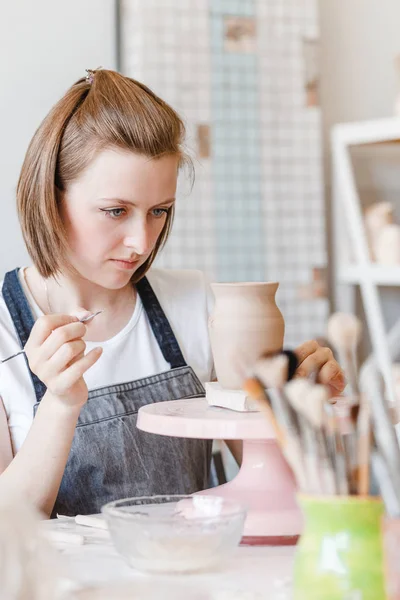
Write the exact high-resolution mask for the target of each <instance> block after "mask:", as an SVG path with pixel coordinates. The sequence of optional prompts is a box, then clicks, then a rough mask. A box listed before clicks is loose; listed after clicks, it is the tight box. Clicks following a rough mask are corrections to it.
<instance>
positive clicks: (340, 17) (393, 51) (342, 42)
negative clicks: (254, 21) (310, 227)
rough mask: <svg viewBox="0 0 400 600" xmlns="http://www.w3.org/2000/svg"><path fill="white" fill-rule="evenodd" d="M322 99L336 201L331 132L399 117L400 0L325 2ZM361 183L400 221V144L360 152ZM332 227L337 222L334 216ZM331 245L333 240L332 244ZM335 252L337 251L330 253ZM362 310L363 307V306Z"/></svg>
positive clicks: (398, 300) (391, 309) (389, 317)
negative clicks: (346, 124) (387, 204)
mask: <svg viewBox="0 0 400 600" xmlns="http://www.w3.org/2000/svg"><path fill="white" fill-rule="evenodd" d="M319 12H320V31H321V73H322V81H321V100H322V116H323V136H324V157H325V186H326V198H327V203H328V211H327V214H328V215H329V212H330V199H331V187H330V181H331V169H330V159H331V154H330V146H329V135H330V130H331V127H332V125H334V124H335V123H340V122H346V121H360V120H366V119H375V118H381V117H389V116H392V115H393V112H394V103H395V98H396V96H397V95H398V94H399V93H400V73H399V72H397V71H396V68H395V62H394V61H395V57H396V56H398V55H400V35H399V23H400V2H399V0H350V1H349V0H319ZM354 158H355V166H356V175H357V182H358V186H359V189H360V193H361V199H362V202H363V203H364V205H367V204H369V203H370V202H373V201H377V200H390V201H393V202H394V204H395V205H397V206H396V209H397V210H396V212H397V219H398V222H400V168H399V165H400V155H399V148H398V147H395V146H392V147H387V146H385V147H383V148H382V147H380V148H377V147H364V148H359V149H357V151H355V152H354ZM327 225H328V231H329V230H330V227H331V222H330V221H329V220H328V223H327ZM329 245H330V248H331V247H332V244H329ZM330 255H331V256H332V253H331V252H330ZM382 298H383V302H384V312H385V318H386V321H387V325H388V326H390V325H391V324H393V323H394V322H395V321H396V320H397V319H398V318H399V315H400V309H399V305H400V290H399V289H398V288H397V289H390V288H389V289H385V290H382ZM360 311H361V307H360Z"/></svg>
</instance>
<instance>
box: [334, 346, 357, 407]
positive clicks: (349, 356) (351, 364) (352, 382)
mask: <svg viewBox="0 0 400 600" xmlns="http://www.w3.org/2000/svg"><path fill="white" fill-rule="evenodd" d="M355 352H356V351H355V349H353V348H350V349H347V348H338V355H339V362H340V364H341V365H342V367H343V369H344V372H345V374H346V377H347V380H348V385H349V386H350V390H351V391H350V393H351V395H352V396H355V397H358V396H359V394H360V388H359V385H358V373H357V367H356V360H355Z"/></svg>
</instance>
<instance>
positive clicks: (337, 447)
mask: <svg viewBox="0 0 400 600" xmlns="http://www.w3.org/2000/svg"><path fill="white" fill-rule="evenodd" d="M324 429H325V435H326V442H327V447H328V452H329V456H330V458H331V463H332V465H333V469H334V475H335V484H336V485H335V488H336V491H337V493H338V494H339V495H347V494H348V493H349V486H348V482H347V467H346V456H345V450H344V445H343V440H342V436H341V434H340V431H339V429H338V424H337V417H336V414H335V409H334V407H333V406H332V405H331V404H330V403H328V404H326V405H325V406H324Z"/></svg>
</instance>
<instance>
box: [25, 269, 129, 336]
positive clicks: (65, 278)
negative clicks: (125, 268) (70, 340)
mask: <svg viewBox="0 0 400 600" xmlns="http://www.w3.org/2000/svg"><path fill="white" fill-rule="evenodd" d="M25 279H26V283H27V285H28V287H29V290H30V292H31V294H32V296H33V298H34V300H35V302H36V303H37V304H38V306H39V308H40V309H41V310H42V312H43V313H44V314H49V313H58V314H74V313H76V311H77V310H82V309H84V310H87V311H89V312H95V311H97V310H104V315H102V316H101V317H99V318H97V319H94V321H93V322H92V323H91V324H90V327H89V330H88V331H89V332H88V336H87V339H90V340H91V341H104V340H106V339H109V338H111V337H113V336H114V335H116V334H117V333H118V332H119V331H120V330H121V329H122V328H123V327H124V326H125V325H126V324H127V323H128V321H129V319H130V318H131V316H132V313H133V311H134V308H135V304H136V292H135V288H134V286H133V285H131V284H130V283H128V284H127V285H126V286H125V287H124V288H122V289H118V290H110V289H106V288H103V287H101V286H99V285H96V284H95V283H93V282H91V281H88V280H87V279H84V278H83V277H80V276H78V275H77V276H74V275H70V274H68V275H66V274H59V275H57V279H54V278H49V279H47V280H44V279H43V278H42V277H41V275H40V274H39V273H38V271H37V270H36V268H35V267H29V268H28V269H26V271H25ZM110 316H111V318H110Z"/></svg>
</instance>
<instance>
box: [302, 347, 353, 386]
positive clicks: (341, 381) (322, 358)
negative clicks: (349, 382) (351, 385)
mask: <svg viewBox="0 0 400 600" xmlns="http://www.w3.org/2000/svg"><path fill="white" fill-rule="evenodd" d="M295 352H296V355H297V358H298V360H299V366H298V367H297V371H296V375H295V376H296V377H307V376H308V375H310V374H311V373H314V372H316V373H317V381H318V382H319V383H322V384H324V385H326V386H328V387H329V389H330V391H331V394H332V395H333V396H335V395H338V394H340V393H341V392H343V390H344V388H345V386H346V380H345V377H344V373H343V371H342V369H341V368H340V366H339V364H338V363H337V362H336V360H335V359H334V357H333V353H332V350H331V349H330V348H324V347H323V346H320V345H319V344H318V342H316V341H315V340H312V341H310V342H305V343H304V344H301V346H299V347H298V348H296V350H295Z"/></svg>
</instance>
